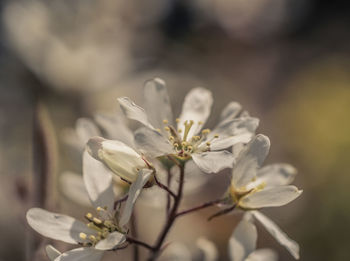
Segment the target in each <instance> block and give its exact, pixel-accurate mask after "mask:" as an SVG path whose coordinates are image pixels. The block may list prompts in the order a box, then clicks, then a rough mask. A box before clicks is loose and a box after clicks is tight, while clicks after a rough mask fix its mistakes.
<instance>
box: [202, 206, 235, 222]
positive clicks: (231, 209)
mask: <svg viewBox="0 0 350 261" xmlns="http://www.w3.org/2000/svg"><path fill="white" fill-rule="evenodd" d="M235 208H236V204H235V205H233V206H232V207H229V208H225V209H223V210H220V211H219V212H216V213H215V214H214V215H212V216H210V217H209V218H208V221H211V220H212V219H213V218H216V217H220V216H222V215H225V214H227V213H230V212H231V211H233V210H234V209H235Z"/></svg>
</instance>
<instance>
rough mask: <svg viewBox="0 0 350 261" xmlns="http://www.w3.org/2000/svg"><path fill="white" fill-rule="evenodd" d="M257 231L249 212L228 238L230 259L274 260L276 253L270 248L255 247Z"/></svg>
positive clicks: (235, 260)
mask: <svg viewBox="0 0 350 261" xmlns="http://www.w3.org/2000/svg"><path fill="white" fill-rule="evenodd" d="M257 238H258V233H257V230H256V227H255V225H254V224H253V223H252V217H251V214H250V213H246V214H245V215H244V217H243V219H242V220H241V221H240V222H239V224H238V225H237V227H236V228H235V230H234V232H233V233H232V235H231V237H230V240H229V256H230V259H231V261H276V260H277V254H276V253H275V252H274V251H272V250H271V249H259V250H255V249H256V241H257Z"/></svg>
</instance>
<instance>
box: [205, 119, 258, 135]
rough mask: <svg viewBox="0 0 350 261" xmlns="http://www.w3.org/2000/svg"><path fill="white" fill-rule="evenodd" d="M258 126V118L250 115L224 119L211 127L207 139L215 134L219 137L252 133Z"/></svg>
mask: <svg viewBox="0 0 350 261" xmlns="http://www.w3.org/2000/svg"><path fill="white" fill-rule="evenodd" d="M258 126H259V119H257V118H252V117H242V118H236V119H232V120H228V121H224V122H221V123H219V124H218V126H216V127H215V128H214V129H213V131H212V132H211V133H210V134H209V135H208V139H211V138H212V137H213V136H214V135H215V134H217V135H219V138H226V137H229V136H233V135H240V134H245V133H250V134H251V135H253V134H255V130H256V129H257V128H258Z"/></svg>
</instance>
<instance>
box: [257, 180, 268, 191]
mask: <svg viewBox="0 0 350 261" xmlns="http://www.w3.org/2000/svg"><path fill="white" fill-rule="evenodd" d="M265 187H266V183H265V182H262V183H261V184H260V185H259V186H257V187H256V190H262V189H264V188H265Z"/></svg>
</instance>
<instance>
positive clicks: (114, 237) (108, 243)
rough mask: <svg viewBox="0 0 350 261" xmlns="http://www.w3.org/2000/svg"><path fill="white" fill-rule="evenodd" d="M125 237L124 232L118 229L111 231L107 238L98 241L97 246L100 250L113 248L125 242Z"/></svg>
mask: <svg viewBox="0 0 350 261" xmlns="http://www.w3.org/2000/svg"><path fill="white" fill-rule="evenodd" d="M125 239H126V238H125V235H124V234H122V233H120V232H118V231H116V232H113V233H110V234H109V235H108V236H107V238H105V239H104V240H101V241H100V242H98V243H97V244H96V246H95V248H96V249H98V250H111V249H113V248H114V247H116V246H118V245H120V244H122V243H124V242H125Z"/></svg>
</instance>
